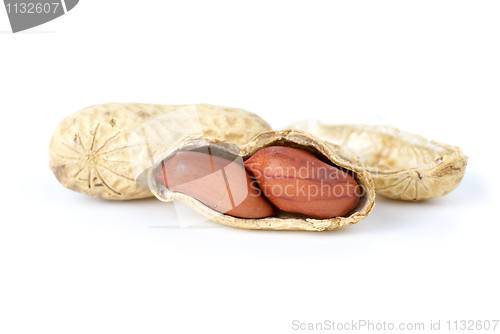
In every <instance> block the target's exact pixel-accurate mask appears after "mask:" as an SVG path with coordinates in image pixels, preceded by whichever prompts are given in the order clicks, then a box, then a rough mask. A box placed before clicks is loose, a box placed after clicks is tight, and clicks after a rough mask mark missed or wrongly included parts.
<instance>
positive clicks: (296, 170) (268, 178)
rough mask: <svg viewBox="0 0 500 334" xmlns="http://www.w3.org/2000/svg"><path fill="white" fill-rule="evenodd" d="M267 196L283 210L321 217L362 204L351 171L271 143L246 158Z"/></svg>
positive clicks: (301, 151)
mask: <svg viewBox="0 0 500 334" xmlns="http://www.w3.org/2000/svg"><path fill="white" fill-rule="evenodd" d="M245 167H246V169H247V170H249V171H250V172H251V173H252V174H253V175H254V177H255V179H256V180H257V182H258V183H259V186H260V189H261V190H262V192H263V194H264V195H265V196H266V198H267V199H268V200H269V201H270V202H271V203H273V204H274V205H275V206H276V207H278V208H279V209H281V210H283V211H288V212H296V213H301V214H305V215H307V216H311V217H313V218H318V219H328V218H333V217H339V216H343V215H345V214H347V213H348V212H349V211H351V210H352V209H354V208H355V207H356V206H357V205H358V203H359V199H360V198H359V193H360V189H359V185H358V184H357V182H356V181H355V180H354V179H353V178H352V177H351V176H350V175H349V174H347V173H345V172H343V171H341V170H340V169H338V168H335V167H333V166H330V165H328V164H326V163H324V162H323V161H321V160H319V159H318V158H316V156H314V155H313V154H312V153H309V152H306V151H304V150H301V149H298V148H292V147H284V146H271V147H267V148H264V149H262V150H260V151H258V152H257V153H255V154H254V155H253V156H252V157H251V158H249V159H248V160H247V161H245Z"/></svg>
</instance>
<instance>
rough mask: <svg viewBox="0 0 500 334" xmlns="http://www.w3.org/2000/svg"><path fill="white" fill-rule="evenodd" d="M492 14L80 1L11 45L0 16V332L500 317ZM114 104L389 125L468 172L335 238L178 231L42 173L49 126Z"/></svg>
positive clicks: (366, 6) (422, 7)
mask: <svg viewBox="0 0 500 334" xmlns="http://www.w3.org/2000/svg"><path fill="white" fill-rule="evenodd" d="M499 17H500V5H499V4H498V2H495V1H480V2H479V1H475V2H473V1H470V2H462V1H419V2H403V1H370V2H368V1H367V2H363V1H355V2H354V1H351V2H340V1H252V2H246V3H245V2H239V1H135V2H132V1H118V0H114V1H111V0H106V1H97V0H86V1H81V2H80V3H79V4H78V5H77V6H76V7H75V8H74V9H73V10H72V11H70V12H69V13H68V14H66V15H64V16H62V17H60V18H58V19H56V20H54V21H52V22H49V23H46V24H44V25H42V26H39V27H35V28H33V29H31V30H28V31H26V32H22V33H18V34H12V33H10V32H9V30H10V26H9V23H8V19H7V15H6V12H5V10H4V9H3V8H0V31H1V33H0V48H1V49H0V64H1V65H0V66H1V71H0V110H1V113H2V121H1V124H2V126H3V127H2V131H1V134H0V136H1V140H2V144H3V146H2V154H1V162H2V164H1V167H0V168H1V172H2V183H1V185H2V192H1V208H2V210H1V211H2V218H1V223H0V224H1V225H0V332H1V333H9V334H10V333H296V332H299V331H294V330H293V327H292V321H293V320H298V321H300V322H302V323H309V322H314V323H316V322H323V321H325V320H332V321H336V322H348V321H349V322H350V321H351V320H354V321H357V320H360V319H364V320H370V321H372V322H382V321H386V322H392V323H395V324H398V323H399V322H404V323H407V322H424V323H425V325H426V328H427V329H429V324H430V321H431V320H432V321H434V322H437V321H438V320H440V321H441V329H442V330H443V329H445V325H446V323H445V322H446V321H447V320H452V321H453V320H488V319H490V320H491V319H500V312H499V311H500V307H499V306H500V305H499V297H500V293H499V285H498V284H499V283H498V282H499V280H500V275H499V261H498V255H499V250H500V246H499V242H498V235H499V233H500V223H499V219H498V207H499V203H498V201H499V196H498V190H497V189H498V187H499V186H500V184H499V182H498V179H499V174H498V173H499V171H498V168H497V166H498V156H499V153H498V131H499V129H498V119H497V117H496V115H497V114H498V112H499V111H500V98H499V97H500V94H499V93H500V44H499V41H500V39H499V37H500V20H499ZM115 101H116V102H145V103H161V104H189V103H211V104H217V105H224V106H232V107H240V108H244V109H246V110H249V111H252V112H255V113H257V114H259V115H260V116H262V117H264V118H265V119H266V120H267V121H268V122H269V123H270V124H271V125H272V126H273V128H282V127H285V126H286V125H287V124H289V123H291V122H294V121H298V120H302V119H306V118H318V119H320V120H322V121H323V122H326V123H342V122H357V123H364V122H368V123H371V122H379V123H380V122H381V123H384V124H392V125H394V126H397V127H399V128H401V129H403V130H405V131H408V132H412V133H418V134H422V135H424V136H426V137H428V138H430V139H434V140H437V141H442V142H446V143H450V144H453V145H457V146H461V147H462V148H463V149H464V152H465V154H467V155H468V156H469V157H470V160H469V165H468V167H467V172H466V174H465V177H464V179H463V182H462V184H461V185H460V187H459V188H457V189H456V190H455V191H454V192H452V193H451V194H449V195H447V196H445V197H443V198H438V199H434V200H429V201H425V202H420V203H409V202H398V201H392V200H388V199H384V198H382V197H378V198H377V200H376V203H377V204H376V206H375V208H374V210H373V212H372V213H371V214H370V216H369V217H368V218H367V219H365V220H362V221H361V222H359V223H358V224H357V225H354V226H351V227H346V228H344V229H341V230H338V231H332V232H325V233H307V232H276V231H248V230H239V229H235V228H229V227H224V226H221V225H218V224H216V223H212V222H210V223H207V224H206V225H205V226H198V227H197V226H194V227H191V228H185V229H180V228H178V222H176V221H175V214H174V212H173V206H172V204H165V203H161V202H159V201H157V200H155V199H150V200H142V201H129V202H108V201H102V200H96V199H93V198H90V197H87V196H84V195H81V194H78V193H74V192H72V191H70V190H67V189H65V188H64V187H62V186H61V185H60V184H59V183H58V182H57V180H56V179H55V177H54V176H53V175H52V172H51V171H50V170H49V167H48V165H49V158H48V152H47V150H48V146H49V140H50V137H51V135H52V132H53V131H54V129H55V127H56V126H57V124H58V123H59V122H60V121H61V120H62V119H63V118H64V117H66V116H67V115H69V114H71V113H73V112H75V111H77V110H79V109H81V108H83V107H86V106H88V105H92V104H98V103H104V102H115ZM498 331H500V325H499V326H498V327H497V332H498ZM372 332H373V331H372ZM421 332H422V331H421ZM490 332H491V331H490Z"/></svg>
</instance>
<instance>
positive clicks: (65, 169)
mask: <svg viewBox="0 0 500 334" xmlns="http://www.w3.org/2000/svg"><path fill="white" fill-rule="evenodd" d="M188 106H189V105H154V104H141V103H106V104H100V105H94V106H90V107H87V108H84V109H82V110H80V111H78V112H76V113H74V114H72V115H70V116H68V117H67V118H65V119H64V120H63V121H62V122H61V123H60V124H59V126H58V127H57V128H56V130H55V132H54V134H53V136H52V139H51V141H50V147H49V155H50V169H51V170H52V171H53V172H54V174H55V176H56V178H57V179H58V181H59V182H60V183H61V184H62V185H63V186H65V187H66V188H69V189H71V190H74V191H77V192H80V193H82V194H87V195H90V196H92V197H96V198H102V199H110V200H128V199H138V198H145V197H150V196H152V194H151V192H150V190H149V189H147V187H143V188H144V189H143V188H141V187H138V186H137V184H136V182H135V179H134V175H133V171H132V167H131V163H130V156H129V146H128V139H129V136H130V134H131V133H132V132H133V131H135V130H136V129H137V128H138V127H140V126H141V125H143V124H144V123H146V122H148V121H150V120H152V119H154V118H156V117H158V116H161V115H164V114H166V113H169V112H172V111H175V110H179V109H182V108H184V107H188ZM194 106H196V110H197V112H198V116H199V120H200V123H201V127H202V130H203V133H204V135H205V136H211V137H217V138H222V139H225V140H227V141H228V142H231V143H235V144H238V145H243V144H245V143H247V142H248V141H249V140H250V139H252V138H253V137H254V136H255V135H257V134H259V133H261V132H263V131H268V130H271V127H270V126H269V124H267V123H266V122H265V121H264V120H263V119H261V118H260V117H258V116H257V115H255V114H253V113H250V112H247V111H245V110H242V109H237V108H227V107H219V106H214V105H209V104H196V105H194ZM153 153H154V152H153Z"/></svg>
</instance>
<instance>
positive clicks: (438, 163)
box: [288, 120, 467, 201]
mask: <svg viewBox="0 0 500 334" xmlns="http://www.w3.org/2000/svg"><path fill="white" fill-rule="evenodd" d="M288 128H289V129H300V130H304V131H307V132H310V133H312V134H314V135H316V136H318V137H319V138H321V139H322V140H324V141H325V142H327V143H328V144H329V145H330V146H331V148H332V149H333V150H335V151H336V152H337V153H338V154H340V155H342V156H347V157H350V158H352V159H353V161H357V164H358V165H360V166H364V168H365V169H366V170H367V171H368V172H369V173H370V174H371V175H372V177H373V181H374V183H375V191H376V192H377V194H379V195H383V196H386V197H389V198H393V199H400V200H407V201H420V200H424V199H430V198H435V197H440V196H444V195H446V194H448V193H450V192H451V191H452V190H454V189H455V188H456V187H458V185H459V184H460V181H462V178H463V176H464V173H465V168H466V166H467V156H465V155H464V154H463V153H462V149H461V148H459V147H457V146H453V145H448V144H443V143H438V142H435V141H432V140H428V139H426V138H425V137H423V136H420V135H415V134H411V133H407V132H403V131H401V130H398V129H397V128H395V127H393V126H383V125H362V124H345V125H328V124H323V123H321V122H319V121H316V120H306V121H301V122H296V123H293V124H292V125H290V126H289V127H288ZM354 159H355V160H354Z"/></svg>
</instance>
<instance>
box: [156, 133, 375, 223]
mask: <svg viewBox="0 0 500 334" xmlns="http://www.w3.org/2000/svg"><path fill="white" fill-rule="evenodd" d="M207 146H208V147H209V148H210V151H212V152H217V153H214V154H217V155H219V156H224V155H228V156H238V155H239V156H241V157H242V159H243V160H244V161H245V160H247V159H249V158H250V157H251V156H252V155H253V154H255V153H256V152H258V151H259V150H261V149H264V148H266V147H270V146H286V147H294V148H299V149H302V150H304V151H307V152H310V153H312V154H314V155H315V156H316V157H317V158H319V159H320V160H322V161H324V162H326V163H328V164H332V165H335V166H337V167H340V168H344V169H345V170H348V171H352V172H353V174H354V179H355V180H356V182H357V183H358V184H359V186H361V187H362V188H363V191H362V192H361V196H360V200H359V203H358V205H357V206H356V208H354V209H353V210H351V211H350V212H349V213H347V214H346V215H344V216H341V217H334V218H329V219H315V218H312V217H308V216H306V215H303V214H298V213H291V212H284V211H278V213H277V215H276V216H274V217H267V218H260V219H244V218H238V217H234V216H230V215H226V214H221V213H220V212H218V211H215V210H213V209H212V208H210V207H208V206H207V205H205V204H203V203H201V202H200V201H198V200H197V199H195V198H193V197H192V196H190V195H187V194H184V193H181V192H173V191H171V190H169V189H167V188H166V187H165V186H164V185H163V184H162V183H161V182H158V181H157V180H156V177H155V175H156V174H157V173H158V170H159V169H160V168H161V165H162V163H165V162H166V161H168V160H169V159H170V158H172V157H173V156H174V155H175V154H176V153H177V152H181V151H190V150H207ZM148 182H149V185H150V188H151V191H152V192H153V194H154V195H155V196H156V197H157V198H158V199H160V200H161V201H170V200H172V199H175V200H179V201H181V202H183V203H185V204H187V205H189V206H190V207H191V208H193V209H194V210H195V211H197V212H198V213H200V214H202V215H204V216H206V217H208V218H209V219H211V220H213V221H216V222H219V223H221V224H224V225H227V226H232V227H238V228H245V229H266V230H307V231H325V230H333V229H337V228H340V227H343V226H348V225H352V224H355V223H357V222H358V221H360V220H361V219H363V218H365V217H366V216H367V215H368V214H369V213H370V212H371V210H372V208H373V206H374V204H375V203H374V202H375V191H374V186H373V180H372V178H371V176H370V174H369V173H368V172H367V171H366V170H365V169H364V168H362V167H361V166H358V165H355V164H352V163H351V162H350V161H348V160H346V159H343V158H342V157H340V156H338V155H337V154H336V153H335V152H334V151H332V150H331V149H330V147H329V146H327V145H326V144H325V143H324V142H323V141H322V140H320V139H318V138H316V137H315V136H313V135H311V134H309V133H306V132H303V131H297V130H282V131H269V132H264V133H261V134H260V135H258V136H257V137H255V138H254V139H252V140H251V141H250V142H249V143H248V144H246V145H243V146H241V147H237V146H236V145H231V144H229V143H227V142H226V141H224V140H220V139H214V138H185V139H183V140H180V141H178V142H177V143H176V144H175V145H171V146H170V147H169V148H168V149H166V150H165V151H164V152H162V153H159V154H157V155H156V157H155V162H154V163H153V166H152V167H151V169H150V172H149V175H148Z"/></svg>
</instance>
